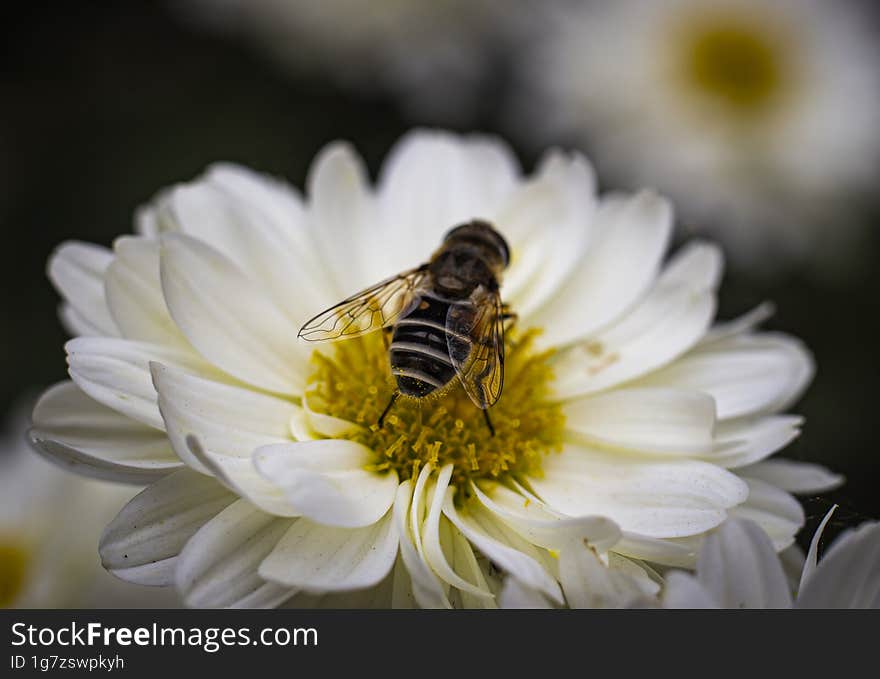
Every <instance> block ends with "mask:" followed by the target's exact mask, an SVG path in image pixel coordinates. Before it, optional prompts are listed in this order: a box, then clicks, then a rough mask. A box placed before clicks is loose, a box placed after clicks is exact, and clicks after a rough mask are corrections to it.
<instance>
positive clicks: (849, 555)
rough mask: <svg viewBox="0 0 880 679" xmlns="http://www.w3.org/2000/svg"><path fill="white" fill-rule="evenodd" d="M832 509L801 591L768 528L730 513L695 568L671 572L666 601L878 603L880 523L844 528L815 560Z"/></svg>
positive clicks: (699, 604) (675, 604)
mask: <svg viewBox="0 0 880 679" xmlns="http://www.w3.org/2000/svg"><path fill="white" fill-rule="evenodd" d="M833 511H834V510H833V509H832V510H831V511H830V512H828V514H827V515H826V516H825V519H824V520H823V521H822V524H821V525H820V526H819V528H818V530H817V531H816V534H815V536H814V537H813V541H812V544H811V545H810V551H809V553H808V554H807V558H806V562H805V563H804V566H803V572H802V574H801V578H800V583H799V586H798V588H797V590H798V591H797V596H796V597H795V598H794V599H792V595H791V588H790V587H789V583H788V581H787V579H786V576H785V572H784V567H783V564H782V563H781V562H780V560H779V557H778V556H777V555H776V552H775V551H774V549H773V545H772V544H771V543H770V541H769V540H768V539H767V536H766V535H765V534H764V532H763V531H762V530H761V529H760V528H759V527H758V526H757V525H755V524H754V523H753V522H751V521H748V520H741V519H740V520H731V521H727V522H726V523H724V524H723V525H722V526H721V527H720V528H718V529H716V530H714V531H712V532H711V533H710V534H709V536H708V537H707V538H706V540H705V541H704V543H703V547H702V549H701V551H700V559H699V561H698V563H697V573H696V576H693V575H690V574H687V573H682V572H678V571H676V572H671V573H669V574H668V576H667V579H666V584H665V586H664V591H663V605H664V607H666V608H791V607H794V608H880V523H878V522H876V521H871V522H866V523H863V524H862V525H861V526H859V527H858V528H855V529H850V530H848V531H846V532H844V533H842V534H841V535H840V536H839V537H838V538H837V539H836V540H835V541H834V543H833V544H832V545H831V547H830V548H828V550H827V551H826V553H825V555H824V556H823V558H822V560H821V561H819V562H818V564H817V555H818V549H819V539H820V537H821V536H822V531H823V530H824V528H825V524H826V523H827V522H828V519H830V518H831V513H832V512H833Z"/></svg>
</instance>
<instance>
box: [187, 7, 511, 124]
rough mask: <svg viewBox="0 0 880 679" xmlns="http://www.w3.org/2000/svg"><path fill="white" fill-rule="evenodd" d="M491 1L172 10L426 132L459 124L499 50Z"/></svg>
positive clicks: (472, 103) (495, 10) (500, 25)
mask: <svg viewBox="0 0 880 679" xmlns="http://www.w3.org/2000/svg"><path fill="white" fill-rule="evenodd" d="M505 6H506V3H504V2H502V1H501V0H432V1H431V2H407V1H406V0H373V1H372V2H369V3H366V2H363V1H362V0H321V1H320V2H314V1H313V0H177V1H176V2H174V3H172V7H173V8H174V9H176V10H178V11H179V13H180V14H182V15H183V16H184V17H185V18H187V19H188V20H190V21H191V22H192V23H195V24H197V25H199V26H203V27H206V28H209V29H214V30H217V31H219V32H221V33H226V34H230V35H234V36H236V37H237V36H238V35H241V36H242V37H243V38H245V39H248V40H250V41H251V42H252V43H253V44H254V45H255V46H256V47H257V48H258V49H261V50H262V51H264V52H266V53H267V54H268V55H269V56H270V57H272V58H274V59H275V60H276V61H277V62H278V63H279V64H280V65H281V66H282V67H284V68H286V69H288V70H289V71H291V72H294V73H300V74H302V73H312V74H319V75H325V76H329V77H330V78H331V79H333V80H334V81H336V82H338V83H340V84H342V85H343V86H346V87H349V88H352V89H355V90H359V91H362V92H363V93H365V94H368V95H370V94H373V95H374V94H375V93H376V92H377V91H383V90H389V91H391V92H392V93H394V94H396V95H399V97H400V98H401V100H402V102H403V103H404V104H405V105H407V106H409V107H410V108H411V109H413V110H414V112H415V113H417V114H418V115H419V116H420V119H421V120H428V121H431V122H434V123H440V122H447V123H448V122H452V121H455V120H465V119H466V118H467V115H468V113H469V112H470V111H471V109H472V107H473V106H474V105H475V104H477V102H478V100H477V97H478V96H480V95H481V94H485V93H484V92H483V93H481V92H480V91H479V84H480V83H481V82H482V80H483V77H484V76H485V75H486V73H487V71H488V70H489V68H490V67H491V63H492V59H493V55H494V54H495V53H496V51H497V49H498V46H499V45H500V43H501V42H502V35H503V34H502V33H501V32H500V31H499V30H498V29H499V28H500V27H502V26H504V25H505V24H504V23H502V22H497V21H496V19H497V16H496V15H497V12H498V11H499V10H500V9H503V8H504V7H505Z"/></svg>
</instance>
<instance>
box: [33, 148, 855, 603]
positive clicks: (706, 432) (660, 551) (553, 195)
mask: <svg viewBox="0 0 880 679" xmlns="http://www.w3.org/2000/svg"><path fill="white" fill-rule="evenodd" d="M473 218H482V219H486V220H489V221H491V222H492V223H493V224H495V225H496V227H497V228H498V229H499V230H500V231H501V232H502V233H503V234H504V236H505V237H506V238H507V240H508V242H509V243H510V246H511V249H512V260H511V264H510V267H509V269H508V270H507V271H506V273H505V278H504V282H503V285H502V290H501V293H502V297H503V299H504V301H505V302H507V303H509V304H510V305H511V306H512V308H513V309H514V310H515V311H516V312H517V313H518V314H519V320H518V321H517V329H516V330H515V331H514V332H512V333H509V337H508V339H509V340H510V341H509V342H508V346H507V374H506V379H505V385H504V393H503V395H502V397H501V400H500V401H499V402H498V403H497V404H496V405H495V406H493V408H492V409H491V413H492V419H493V422H494V426H495V430H496V435H495V436H490V434H489V431H488V428H487V427H486V426H485V424H484V422H483V416H482V415H483V413H482V412H481V411H480V410H479V409H477V408H476V407H474V406H473V405H472V404H471V402H470V400H469V399H468V398H467V397H466V396H465V395H464V393H463V391H461V390H460V389H458V388H456V389H453V390H451V391H450V392H449V393H447V394H446V395H444V396H442V397H438V398H436V399H432V400H430V401H428V402H426V403H420V402H413V401H407V400H404V399H401V400H400V401H399V402H398V404H396V405H395V408H394V410H393V411H392V414H391V415H390V416H389V417H388V418H387V420H386V424H385V426H384V427H383V428H381V429H380V428H378V427H376V426H375V423H376V422H377V420H378V418H379V415H380V413H381V411H382V409H383V408H384V406H385V405H386V403H387V402H388V398H389V395H390V393H391V389H392V382H391V376H390V373H389V370H388V365H387V358H386V355H385V351H384V348H383V345H382V340H381V337H379V336H377V334H375V333H374V334H373V335H368V336H367V337H366V338H365V339H364V340H363V341H361V340H349V341H346V342H340V343H337V344H336V345H330V346H327V345H317V346H318V347H319V349H318V351H316V352H314V353H313V351H312V348H313V347H314V346H316V345H309V344H308V343H306V342H303V341H301V340H299V339H298V338H297V332H298V330H299V328H300V327H301V325H302V324H303V323H304V322H305V321H306V319H308V318H310V317H311V316H313V315H314V314H315V313H317V312H318V311H320V310H322V309H324V308H326V307H328V306H330V305H332V304H333V303H335V302H337V301H339V300H340V299H343V298H344V297H346V296H348V295H350V294H352V293H353V292H355V291H357V290H360V289H363V288H365V287H366V286H368V285H371V284H373V283H375V282H377V281H379V280H382V279H383V278H386V277H387V276H389V275H392V274H395V273H397V272H399V271H402V270H405V269H408V268H411V267H413V266H415V265H417V264H419V263H421V262H422V261H424V260H426V259H427V258H428V257H429V255H430V253H431V252H432V251H433V250H434V249H435V248H436V247H437V245H438V244H439V243H440V240H441V238H442V236H443V235H444V234H445V233H446V231H447V230H448V229H449V228H450V227H452V226H454V225H456V224H459V223H461V222H463V221H467V220H471V219H473ZM671 228H672V214H671V209H670V206H669V204H668V203H667V202H666V201H665V200H663V199H661V198H659V197H658V196H656V195H654V194H651V193H639V194H636V195H632V196H622V195H617V196H614V197H610V198H605V199H598V198H597V197H596V196H595V189H594V178H593V173H592V170H591V168H590V167H589V165H588V164H587V162H586V161H585V160H584V159H583V158H582V157H581V156H579V155H577V154H574V155H566V154H562V153H556V152H554V153H551V154H549V155H548V156H547V157H546V158H545V160H544V161H543V162H542V163H541V165H540V167H539V169H538V170H537V171H536V173H535V174H534V175H533V176H531V177H524V176H522V175H521V173H520V170H519V168H518V167H517V165H516V163H515V161H514V160H513V158H512V156H511V154H510V152H509V150H508V149H507V148H506V147H505V146H504V145H503V144H501V143H500V142H498V141H496V140H492V139H488V138H483V137H457V136H453V135H449V134H444V133H415V134H412V135H409V136H407V137H406V138H404V139H403V140H402V141H401V142H400V143H399V145H398V146H397V147H396V148H395V149H394V150H393V151H392V153H391V155H390V158H389V159H388V160H387V162H386V163H385V165H384V167H383V168H382V172H381V175H380V178H379V181H378V184H377V186H376V187H375V188H373V187H372V186H371V185H370V183H369V181H368V179H367V176H366V173H365V171H364V169H363V167H362V164H361V162H360V160H359V159H358V158H357V156H356V155H355V154H354V152H353V151H352V150H351V149H350V148H349V147H348V146H347V145H344V144H333V145H331V146H330V147H329V148H327V149H326V150H325V151H323V152H322V153H321V154H320V155H319V157H318V158H317V159H316V161H315V163H314V166H313V168H312V170H311V172H310V175H309V178H308V183H307V195H306V197H305V198H302V197H300V196H299V194H298V193H297V192H296V191H295V190H294V189H292V188H290V187H288V186H286V185H284V184H282V183H280V182H278V181H275V180H272V179H269V178H266V177H262V176H259V175H255V174H253V173H251V172H249V171H247V170H244V169H242V168H239V167H234V166H230V165H217V166H215V167H213V168H211V169H210V170H209V171H208V172H207V174H206V175H205V176H204V177H202V178H201V179H199V180H197V181H196V182H194V183H192V184H188V185H182V186H178V187H175V188H173V189H171V190H169V191H166V192H164V193H163V194H161V195H160V196H159V197H158V198H157V200H156V201H155V203H154V204H153V205H152V206H150V207H149V208H147V209H145V210H142V211H141V212H140V213H139V217H138V225H137V231H138V234H139V235H136V236H125V237H121V238H119V239H118V240H117V241H116V243H115V244H114V248H113V251H109V250H105V249H103V248H100V247H97V246H92V245H85V244H82V243H68V244H65V245H63V246H61V247H60V248H59V250H58V251H57V252H56V254H55V255H54V256H53V257H52V260H51V262H50V264H49V275H50V277H51V279H52V280H53V282H54V283H55V285H56V286H57V288H58V290H59V291H60V293H61V294H62V296H63V297H64V304H63V307H62V312H61V313H62V318H63V319H64V321H65V323H66V324H67V326H68V327H69V328H70V330H71V332H72V333H73V334H75V335H78V337H76V338H75V339H73V340H71V341H70V342H69V343H68V344H67V347H66V348H67V354H68V362H69V366H70V376H71V378H72V380H73V381H72V382H65V383H63V384H60V385H57V386H56V387H54V388H53V389H51V390H49V392H47V393H46V394H45V395H44V396H43V398H42V400H41V402H40V403H39V404H38V405H37V407H36V410H35V412H34V429H33V432H32V436H33V439H34V440H35V442H36V443H37V445H39V446H41V447H42V448H43V449H44V450H45V451H46V454H47V455H49V456H53V457H55V458H56V459H58V460H59V461H60V462H62V463H71V462H72V463H75V464H76V465H77V468H78V469H79V470H80V471H81V472H83V473H87V474H91V475H94V476H98V477H113V478H121V479H126V480H130V481H139V482H149V481H153V482H154V483H153V484H152V485H151V486H150V487H149V488H148V489H147V490H145V491H144V492H143V493H141V494H140V495H139V496H137V497H136V498H135V499H134V500H133V501H132V502H131V503H129V505H128V506H127V507H126V508H125V509H123V510H122V512H121V513H120V514H119V516H118V517H117V518H116V519H115V520H114V521H113V522H112V523H111V524H110V526H109V527H108V528H107V530H106V531H105V534H104V537H103V540H102V545H101V554H102V557H103V560H104V564H105V566H106V567H107V568H108V569H110V570H112V571H113V572H114V573H116V574H117V575H119V576H120V577H122V578H125V579H128V580H132V581H134V582H141V583H147V584H162V585H169V584H172V583H176V585H177V586H178V587H179V588H180V589H181V591H182V592H183V594H184V596H185V598H186V600H187V602H188V603H189V604H190V605H193V606H275V605H278V604H280V603H282V602H284V601H286V600H288V599H290V597H292V596H294V595H298V596H297V597H295V598H294V600H293V604H295V605H305V604H313V603H315V602H316V597H317V598H318V599H321V600H322V601H323V602H325V603H327V602H329V603H330V604H331V605H343V604H346V605H367V604H370V605H380V606H387V605H394V606H404V605H411V604H414V603H415V604H419V605H422V606H438V607H445V606H453V605H454V606H493V605H495V594H496V592H497V591H498V589H499V587H500V578H499V574H498V570H499V569H500V570H501V571H504V572H507V573H509V574H512V575H514V576H515V577H516V578H517V579H518V580H519V581H520V582H522V583H524V584H525V585H527V586H529V587H531V588H533V589H535V590H537V591H539V592H541V593H543V594H544V595H545V596H547V597H548V598H549V599H551V600H553V601H556V602H561V601H562V592H561V591H560V588H559V585H558V583H557V577H558V564H557V562H556V559H555V558H554V554H556V553H557V552H558V551H559V550H560V549H563V548H564V547H566V546H567V545H569V544H571V542H572V541H579V542H583V541H584V540H587V541H588V542H589V543H590V545H591V547H592V548H593V549H595V550H597V552H598V553H602V554H604V553H605V552H606V551H607V550H608V549H611V548H613V551H614V554H615V555H616V556H615V557H614V562H615V563H625V564H626V568H627V569H629V570H636V571H639V572H641V571H645V572H648V570H649V568H648V567H643V566H642V564H643V562H646V561H649V562H653V563H659V564H667V565H683V566H692V565H693V562H694V560H695V558H696V553H697V551H698V549H699V545H700V541H701V537H702V536H703V534H705V532H706V531H708V530H710V529H712V528H714V527H715V526H717V525H718V524H720V523H721V522H722V521H723V520H724V519H725V518H726V517H728V516H738V515H741V516H749V517H752V518H754V519H755V520H757V521H758V522H759V523H760V524H761V525H762V526H764V528H765V529H766V530H767V531H768V533H769V534H770V535H771V536H772V537H773V540H774V543H775V545H776V547H777V548H778V549H782V548H784V547H786V546H787V545H789V544H791V542H792V540H793V536H794V534H795V533H796V532H797V530H798V529H799V528H800V526H801V525H802V524H803V513H802V510H801V508H800V505H799V504H798V502H797V501H796V500H794V498H792V497H791V496H790V495H789V494H788V493H787V492H786V491H787V490H790V491H793V492H801V491H810V492H812V491H815V490H818V489H819V488H822V487H829V486H833V485H836V484H837V483H839V481H840V479H839V478H838V477H836V476H834V475H831V474H830V473H828V472H826V471H825V470H823V469H821V468H817V467H812V466H804V465H801V464H798V463H794V462H781V461H780V462H768V461H766V458H767V457H768V456H769V455H771V454H772V453H773V452H775V451H777V450H779V449H780V448H782V447H783V446H785V445H786V444H787V443H788V442H789V441H791V440H792V439H793V438H794V437H795V436H796V435H797V434H798V430H799V427H800V424H801V420H800V418H798V417H796V416H789V415H780V414H778V413H779V412H781V411H783V410H785V409H786V408H788V407H789V405H791V404H792V403H793V402H794V401H795V400H796V399H797V398H798V396H799V395H800V393H801V392H802V391H803V389H804V388H805V386H806V385H807V384H808V382H809V381H810V378H811V376H812V373H813V365H812V361H811V358H810V356H809V354H808V353H807V351H806V350H805V349H804V348H803V346H802V345H801V344H800V343H799V342H798V341H797V340H795V339H792V338H790V337H788V336H785V335H781V334H777V333H759V332H756V331H755V330H754V324H755V323H756V322H757V321H759V320H760V319H761V318H762V315H761V314H762V313H763V311H762V310H759V312H758V314H757V315H756V314H751V315H748V316H746V317H744V318H743V319H740V320H738V321H735V322H733V323H730V324H727V325H721V326H717V327H716V328H714V329H711V330H710V329H709V326H710V324H711V322H712V319H713V316H714V313H715V290H716V287H717V285H718V282H719V279H720V276H721V256H720V254H719V252H718V250H717V249H716V248H715V247H713V246H711V245H708V244H705V243H695V244H691V245H690V246H688V247H685V248H684V249H682V250H681V251H679V252H678V253H676V255H675V256H674V257H673V258H672V259H671V260H670V261H668V262H666V263H665V264H664V262H663V259H664V255H665V251H666V248H667V243H668V240H669V236H670V231H671ZM537 331H540V333H538V332H537ZM606 558H609V557H606ZM353 591H359V592H360V594H359V595H358V598H352V596H353V595H351V594H345V593H350V592H353ZM337 593H343V594H345V596H344V597H343V598H338V597H334V596H332V595H335V594H337ZM322 595H326V596H323V599H322Z"/></svg>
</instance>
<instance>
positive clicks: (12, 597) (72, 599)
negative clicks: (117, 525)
mask: <svg viewBox="0 0 880 679" xmlns="http://www.w3.org/2000/svg"><path fill="white" fill-rule="evenodd" d="M32 403H33V401H32V400H31V404H32ZM8 419H9V421H8V430H7V431H5V432H4V434H3V437H2V440H0V608H68V607H73V608H154V607H157V606H159V607H172V606H174V605H175V603H176V601H177V600H176V598H175V597H174V596H173V595H172V594H173V593H171V592H168V593H160V594H159V596H158V597H157V595H156V592H155V591H154V590H150V589H148V588H145V587H139V586H138V585H132V584H130V583H124V582H122V581H120V580H118V579H117V578H114V577H112V576H111V575H109V574H108V573H107V572H106V571H105V570H104V569H103V568H102V567H101V561H100V559H99V558H98V553H97V546H98V539H99V538H100V536H101V530H102V529H103V528H104V526H105V525H106V523H107V522H108V521H110V520H111V519H112V518H113V516H114V514H115V513H116V512H117V511H118V510H119V507H120V505H122V504H123V503H125V502H127V501H128V500H130V499H131V498H132V496H133V495H134V494H135V492H136V489H134V488H132V487H131V486H120V485H115V484H111V483H105V482H101V481H93V480H91V479H84V478H82V477H81V476H77V475H75V474H71V473H69V472H66V471H63V470H61V469H58V467H56V466H54V465H52V464H49V463H47V462H45V461H44V460H42V459H40V457H39V456H37V455H36V454H35V453H34V452H33V451H32V450H31V449H30V447H29V446H28V445H27V439H26V431H27V427H28V417H27V415H26V413H25V412H24V410H20V409H16V411H15V412H14V413H12V414H11V415H10V417H9V418H8ZM177 605H179V604H177Z"/></svg>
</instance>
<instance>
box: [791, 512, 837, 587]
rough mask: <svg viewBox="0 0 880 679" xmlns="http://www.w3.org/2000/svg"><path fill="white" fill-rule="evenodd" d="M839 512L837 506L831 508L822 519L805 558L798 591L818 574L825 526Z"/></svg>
mask: <svg viewBox="0 0 880 679" xmlns="http://www.w3.org/2000/svg"><path fill="white" fill-rule="evenodd" d="M836 510H837V505H834V506H832V507H831V509H829V510H828V512H827V513H826V514H825V516H824V517H823V518H822V522H821V523H820V524H819V527H818V528H816V532H815V533H814V534H813V539H812V540H810V551H809V552H807V554H806V556H805V557H804V566H803V571H801V578H800V582H799V584H798V590H799V591H801V590H803V589H804V587H805V586H806V584H807V580H809V579H810V578H811V577H813V574H814V573H815V572H816V567H817V566H818V565H819V541H820V540H821V539H822V533H823V532H824V531H825V526H827V525H828V522H829V521H830V520H831V515H832V514H834V512H835V511H836Z"/></svg>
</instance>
